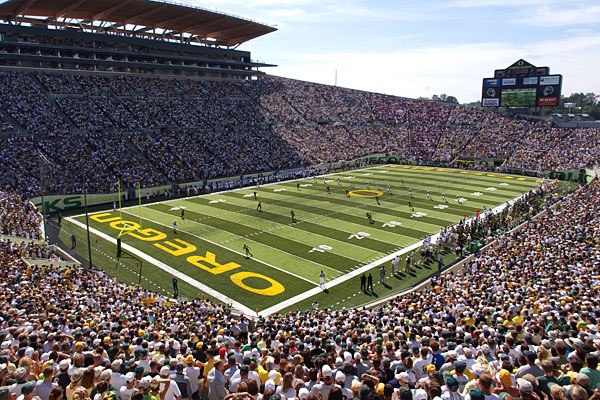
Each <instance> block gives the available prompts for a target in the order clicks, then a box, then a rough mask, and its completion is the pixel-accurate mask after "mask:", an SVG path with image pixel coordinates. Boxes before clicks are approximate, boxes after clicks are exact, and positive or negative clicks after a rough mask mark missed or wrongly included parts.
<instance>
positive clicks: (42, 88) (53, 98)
mask: <svg viewBox="0 0 600 400" xmlns="http://www.w3.org/2000/svg"><path fill="white" fill-rule="evenodd" d="M29 77H30V78H31V82H32V83H34V84H35V85H37V87H38V89H39V90H40V91H41V92H42V93H43V94H44V95H45V96H46V100H47V101H48V103H50V107H52V108H54V109H55V110H56V112H57V113H58V115H60V116H61V117H62V118H63V119H64V120H65V121H67V123H68V124H69V127H70V128H71V131H72V132H75V133H78V132H81V129H79V128H78V127H77V125H75V123H74V122H73V120H71V118H69V116H68V115H67V114H65V112H64V111H63V110H62V108H60V106H59V105H58V103H57V102H56V95H54V94H52V93H50V92H49V91H48V89H46V87H45V86H44V85H42V82H40V80H39V78H38V77H37V75H36V74H31V75H30V76H29Z"/></svg>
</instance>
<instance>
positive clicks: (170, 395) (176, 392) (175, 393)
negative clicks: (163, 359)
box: [159, 365, 181, 400]
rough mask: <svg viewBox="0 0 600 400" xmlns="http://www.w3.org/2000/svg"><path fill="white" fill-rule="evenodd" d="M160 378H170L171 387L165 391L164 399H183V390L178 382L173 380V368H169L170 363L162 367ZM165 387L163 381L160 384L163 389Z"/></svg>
mask: <svg viewBox="0 0 600 400" xmlns="http://www.w3.org/2000/svg"><path fill="white" fill-rule="evenodd" d="M159 375H160V379H162V380H167V379H169V380H170V384H169V387H168V389H167V391H166V393H165V397H164V399H163V400H181V391H180V389H179V386H177V384H176V383H175V382H173V379H171V369H170V368H169V366H168V365H165V366H163V367H162V368H161V369H160V373H159ZM164 387H165V384H164V383H161V385H160V389H161V391H162V389H163V388H164Z"/></svg>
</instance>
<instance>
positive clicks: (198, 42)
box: [0, 0, 277, 79]
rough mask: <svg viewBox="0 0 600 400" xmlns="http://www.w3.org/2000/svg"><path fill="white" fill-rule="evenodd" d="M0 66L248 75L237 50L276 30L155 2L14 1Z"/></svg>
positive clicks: (3, 15) (3, 27)
mask: <svg viewBox="0 0 600 400" xmlns="http://www.w3.org/2000/svg"><path fill="white" fill-rule="evenodd" d="M0 20H1V21H2V22H1V23H0V66H8V67H24V68H44V69H47V68H50V69H61V70H78V71H106V72H117V73H144V74H160V75H180V76H195V77H202V78H208V79H219V78H228V79H249V78H250V77H252V76H255V75H260V74H262V72H261V71H258V68H259V67H269V66H273V65H272V64H266V63H262V62H254V61H252V59H251V54H250V52H247V51H240V50H237V47H238V46H239V45H240V44H242V43H244V42H246V41H248V40H251V39H253V38H256V37H259V36H262V35H265V34H267V33H270V32H274V31H276V30H277V28H275V27H273V26H269V25H265V24H262V23H258V22H255V21H252V20H248V19H243V18H240V17H237V16H233V15H228V14H225V13H220V12H215V11H210V10H206V9H201V8H195V7H190V6H183V5H178V4H171V3H166V2H156V1H149V0H135V1H132V0H130V1H121V0H56V1H52V2H46V1H38V0H9V1H7V2H5V3H2V4H0Z"/></svg>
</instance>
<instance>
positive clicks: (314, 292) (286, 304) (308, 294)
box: [259, 195, 523, 317]
mask: <svg viewBox="0 0 600 400" xmlns="http://www.w3.org/2000/svg"><path fill="white" fill-rule="evenodd" d="M522 196H523V195H521V196H519V197H516V198H514V199H512V200H510V201H511V202H514V201H515V200H517V199H519V198H521V197H522ZM507 205H508V202H507V203H503V204H501V205H499V206H498V207H496V208H494V209H493V210H492V211H493V212H495V213H496V212H501V211H502V210H504V208H506V207H507ZM474 219H475V217H471V218H469V219H468V220H467V222H470V221H472V220H474ZM438 237H439V233H436V234H435V235H432V236H431V241H432V242H437V239H438ZM422 245H423V241H422V240H421V241H420V242H417V243H414V244H411V245H410V246H408V247H405V248H404V249H402V250H399V251H397V252H394V253H392V254H390V255H388V256H385V257H383V258H381V259H379V260H376V261H373V262H372V263H370V264H367V265H364V266H362V267H360V268H358V269H355V270H354V271H352V272H348V273H347V274H346V275H343V276H340V277H339V278H335V279H333V280H331V281H329V282H327V284H326V287H327V288H328V289H329V290H330V289H331V288H333V287H334V286H336V285H339V284H340V283H342V282H346V281H347V280H349V279H352V278H354V277H357V276H358V275H360V274H362V273H364V272H367V271H368V270H370V269H371V268H373V267H376V266H378V265H381V264H383V263H386V262H388V261H391V260H393V259H394V257H396V256H400V255H403V254H406V253H408V252H410V251H412V250H416V249H417V248H419V247H420V246H422ZM321 292H322V290H321V288H319V287H317V288H313V289H311V290H309V291H306V292H304V293H301V294H299V295H296V296H294V297H291V298H289V299H287V300H284V301H282V302H281V303H279V304H276V305H274V306H271V307H269V308H267V309H264V310H263V311H261V312H259V315H260V316H263V317H265V316H268V315H270V314H273V313H276V312H278V311H280V310H283V309H284V308H288V307H290V306H292V305H294V304H296V303H298V302H300V301H302V300H306V299H308V298H310V297H312V296H315V295H317V294H319V293H321Z"/></svg>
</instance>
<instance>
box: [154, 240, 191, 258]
mask: <svg viewBox="0 0 600 400" xmlns="http://www.w3.org/2000/svg"><path fill="white" fill-rule="evenodd" d="M173 240H174V241H176V242H179V243H181V244H183V246H179V245H177V244H175V243H173V242H171V241H169V240H165V241H164V242H163V243H164V244H166V245H168V246H171V247H172V248H173V249H175V250H172V249H170V248H168V247H166V246H163V245H162V244H160V243H154V244H153V246H156V247H158V248H159V249H161V250H163V251H166V252H167V253H169V254H172V255H174V256H176V257H177V256H182V255H184V254H187V253H191V252H194V251H196V246H194V245H193V244H190V243H188V242H184V241H183V240H179V239H173Z"/></svg>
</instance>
